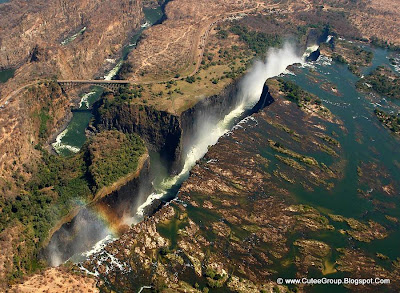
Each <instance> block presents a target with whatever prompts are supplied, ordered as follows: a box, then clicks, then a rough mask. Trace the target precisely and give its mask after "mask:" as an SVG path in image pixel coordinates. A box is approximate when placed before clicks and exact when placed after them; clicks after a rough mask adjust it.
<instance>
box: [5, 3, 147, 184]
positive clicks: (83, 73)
mask: <svg viewBox="0 0 400 293" xmlns="http://www.w3.org/2000/svg"><path fill="white" fill-rule="evenodd" d="M0 15H1V17H0V68H8V67H17V70H16V72H15V76H14V78H12V79H10V80H8V81H7V82H6V83H4V84H0V106H1V108H0V123H1V124H0V126H1V127H0V129H1V133H0V135H1V148H2V150H4V152H2V154H3V155H2V157H0V171H1V177H2V179H3V180H1V181H0V186H5V185H6V186H13V185H14V183H15V182H14V181H15V180H12V179H11V176H12V174H13V172H15V171H16V169H18V168H21V165H22V164H23V163H25V162H27V160H29V159H30V158H31V155H32V154H33V153H34V152H35V151H34V150H33V146H34V145H35V144H36V143H37V142H38V135H39V128H40V125H38V123H37V122H34V123H32V121H31V120H30V119H29V118H30V117H31V116H32V115H34V113H33V112H32V111H33V109H35V111H39V112H37V113H36V114H35V115H36V116H35V117H41V118H44V119H46V123H45V124H46V125H47V130H46V131H45V132H42V134H41V135H42V136H46V135H49V134H50V133H51V132H52V131H54V130H56V128H57V125H58V124H59V123H60V122H61V121H63V120H64V119H65V118H68V113H69V112H68V108H69V106H70V102H71V101H70V99H68V98H67V97H66V96H65V95H64V94H63V93H61V89H60V88H57V89H56V88H55V87H46V85H44V84H41V85H38V86H34V87H33V90H31V89H29V88H30V85H31V86H33V85H34V84H35V83H32V81H34V80H40V79H49V78H53V77H54V76H57V77H58V78H93V77H94V76H96V75H99V74H100V75H101V73H102V71H104V69H105V68H107V67H108V66H110V65H112V64H111V63H110V62H108V61H106V59H107V58H113V57H115V56H117V55H118V54H119V52H120V49H121V48H122V46H123V44H124V42H126V40H127V39H128V38H129V36H130V34H131V33H132V32H133V31H135V29H137V28H138V26H139V25H140V23H141V21H142V18H143V13H142V7H141V1H140V0H134V1H128V0H123V1H100V0H93V1H55V0H51V1H45V2H43V1H39V0H33V1H25V0H16V1H11V2H9V3H5V4H1V5H0ZM79 32H80V33H79ZM74 35H75V36H74ZM66 40H68V41H66ZM22 86H25V88H24V89H23V90H21V91H20V92H19V93H17V94H15V95H13V96H12V97H11V98H9V99H8V100H7V98H8V97H10V96H9V94H10V93H12V92H14V91H16V90H17V89H19V88H20V87H22ZM56 87H57V86H56ZM56 92H57V94H56V97H54V96H51V97H50V96H49V95H53V94H55V93H56ZM21 96H23V98H21ZM61 96H62V97H61ZM49 97H50V98H49ZM42 108H43V109H45V112H46V111H47V112H48V113H42V112H41V111H42V110H41V109H42ZM47 108H48V109H47ZM46 109H47V110H46ZM60 111H61V112H60ZM39 114H46V115H44V116H43V115H39ZM47 116H50V117H51V118H50V119H47V118H46V117H47ZM33 121H37V119H36V120H33ZM58 126H59V125H58ZM12 158H13V159H15V160H16V161H17V163H16V164H14V165H12V166H11V167H10V166H9V165H10V162H9V161H10V160H11V159H12ZM7 166H8V167H7Z"/></svg>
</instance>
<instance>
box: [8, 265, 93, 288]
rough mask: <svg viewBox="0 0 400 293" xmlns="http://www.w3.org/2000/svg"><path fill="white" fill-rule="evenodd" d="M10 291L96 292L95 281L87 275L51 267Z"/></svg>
mask: <svg viewBox="0 0 400 293" xmlns="http://www.w3.org/2000/svg"><path fill="white" fill-rule="evenodd" d="M10 292H15V293H31V292H42V293H47V292H55V293H62V292H87V293H90V292H91V293H96V292H99V289H98V288H96V281H95V280H94V279H92V278H89V277H82V276H80V275H74V274H72V273H70V272H68V271H66V270H61V269H57V268H51V269H48V270H46V271H44V272H43V273H40V274H36V275H34V276H32V277H31V278H30V279H29V280H28V281H27V282H25V283H24V284H21V285H15V286H13V287H12V288H11V290H10Z"/></svg>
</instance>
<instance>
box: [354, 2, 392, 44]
mask: <svg viewBox="0 0 400 293" xmlns="http://www.w3.org/2000/svg"><path fill="white" fill-rule="evenodd" d="M350 19H351V21H352V23H353V24H354V25H355V26H356V27H357V28H358V29H359V30H360V32H361V34H362V35H363V37H365V38H368V39H370V38H372V37H377V38H378V39H381V40H384V41H387V42H388V43H392V44H394V45H400V26H399V19H400V9H399V2H398V1H396V0H371V1H367V2H366V7H365V8H364V9H362V10H361V11H357V10H356V11H351V14H350Z"/></svg>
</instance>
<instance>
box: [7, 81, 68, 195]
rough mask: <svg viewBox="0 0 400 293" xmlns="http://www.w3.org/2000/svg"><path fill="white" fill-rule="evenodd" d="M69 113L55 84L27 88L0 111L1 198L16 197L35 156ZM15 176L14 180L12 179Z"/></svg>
mask: <svg viewBox="0 0 400 293" xmlns="http://www.w3.org/2000/svg"><path fill="white" fill-rule="evenodd" d="M68 113H69V99H68V97H67V96H65V94H64V93H63V92H62V90H61V88H60V87H59V86H58V84H57V83H42V84H39V85H36V86H33V87H32V88H30V89H29V90H28V91H27V92H26V93H25V94H24V95H23V96H22V97H21V98H20V99H18V100H17V99H14V100H12V101H10V102H9V103H7V104H6V105H4V107H3V108H0V125H1V126H2V127H1V131H0V137H1V139H0V149H1V150H2V155H1V157H0V178H1V180H0V190H1V191H2V197H8V196H9V195H16V194H17V192H16V188H17V187H21V186H22V184H23V183H24V182H25V180H27V179H29V178H30V175H31V174H32V172H33V170H34V163H35V160H36V159H37V158H38V157H39V152H38V151H36V150H35V149H34V146H35V145H37V144H38V143H45V142H46V139H47V137H48V136H49V134H50V133H51V132H52V131H54V130H55V129H57V128H59V127H60V126H61V125H62V124H63V122H64V121H65V119H66V118H67V117H68ZM14 174H18V176H16V177H15V176H14Z"/></svg>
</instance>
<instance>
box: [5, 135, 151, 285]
mask: <svg viewBox="0 0 400 293" xmlns="http://www.w3.org/2000/svg"><path fill="white" fill-rule="evenodd" d="M37 149H39V150H40V152H41V157H42V158H41V160H40V162H39V163H38V165H37V168H36V170H35V172H32V178H31V179H30V181H29V182H28V183H27V184H25V189H24V190H22V191H21V192H20V194H19V195H18V196H16V197H15V198H13V199H2V200H1V201H0V211H1V213H0V232H2V231H4V229H6V228H7V227H10V226H12V227H15V226H22V227H23V229H24V230H23V233H22V234H21V236H20V237H22V240H21V241H20V242H25V244H24V245H23V248H19V249H18V250H19V253H18V255H15V257H14V258H15V259H14V272H13V273H12V274H11V275H10V276H8V278H9V280H12V279H13V278H16V277H19V276H21V275H22V274H23V273H30V272H33V271H34V270H35V269H36V268H38V267H39V266H40V264H38V263H37V255H38V252H39V250H40V249H41V247H42V245H43V243H44V242H45V241H46V239H47V237H48V233H49V230H50V229H51V228H52V227H53V226H54V225H55V223H56V222H57V221H59V220H60V219H61V218H62V217H64V216H65V215H67V214H68V213H69V212H70V211H71V210H72V209H73V208H74V207H76V202H77V201H84V202H87V201H90V200H92V199H93V196H94V194H95V192H96V191H97V190H98V189H99V188H100V187H102V186H107V185H110V184H112V183H113V182H115V181H117V180H118V179H119V178H121V177H122V176H124V175H126V174H127V173H129V172H132V171H134V170H136V168H137V164H138V159H139V157H140V155H142V154H143V153H144V151H145V147H144V144H143V142H142V141H141V139H140V138H139V137H138V136H136V135H134V134H123V133H120V132H117V131H108V132H104V133H100V134H98V135H97V136H95V137H94V138H93V139H92V140H91V141H89V142H88V143H87V144H86V145H84V147H83V148H82V151H81V152H80V153H78V154H77V155H75V156H70V157H61V156H56V155H53V154H50V153H48V152H47V151H46V150H44V149H42V148H41V147H40V145H38V147H37ZM21 224H22V225H21Z"/></svg>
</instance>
